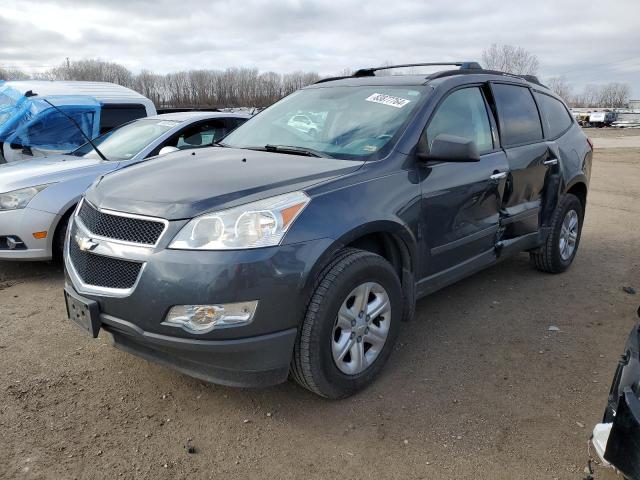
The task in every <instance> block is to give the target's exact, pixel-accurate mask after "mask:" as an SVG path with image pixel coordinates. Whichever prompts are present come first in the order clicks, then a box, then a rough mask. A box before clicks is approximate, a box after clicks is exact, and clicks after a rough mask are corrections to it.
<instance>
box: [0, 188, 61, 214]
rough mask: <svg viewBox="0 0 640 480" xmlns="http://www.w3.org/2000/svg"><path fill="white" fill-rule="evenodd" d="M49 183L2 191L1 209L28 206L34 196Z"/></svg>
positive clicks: (0, 194) (16, 208)
mask: <svg viewBox="0 0 640 480" xmlns="http://www.w3.org/2000/svg"><path fill="white" fill-rule="evenodd" d="M49 185H50V184H47V185H38V186H37V187H27V188H21V189H20V190H14V191H13V192H7V193H0V211H3V210H18V209H20V208H24V207H26V206H27V205H28V204H29V202H30V201H31V199H32V198H33V197H35V196H36V195H37V194H38V193H39V192H41V191H42V190H44V189H45V188H47V187H48V186H49Z"/></svg>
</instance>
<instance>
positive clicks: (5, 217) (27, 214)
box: [0, 207, 59, 260]
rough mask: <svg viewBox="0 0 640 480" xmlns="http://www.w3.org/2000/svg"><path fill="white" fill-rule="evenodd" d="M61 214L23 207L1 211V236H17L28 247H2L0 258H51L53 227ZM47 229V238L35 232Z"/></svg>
mask: <svg viewBox="0 0 640 480" xmlns="http://www.w3.org/2000/svg"><path fill="white" fill-rule="evenodd" d="M58 219H59V216H58V215H56V214H54V213H49V212H43V211H41V210H34V209H32V208H28V207H27V208H22V209H19V210H9V211H6V212H0V237H4V236H9V235H11V236H17V237H19V238H20V240H22V241H23V242H24V245H25V247H26V248H24V249H19V250H10V249H7V248H0V260H49V259H51V256H52V253H51V246H52V236H53V234H54V232H53V227H54V226H55V225H57V223H58ZM42 231H47V232H48V234H47V238H43V239H36V238H34V237H33V234H34V233H35V232H42Z"/></svg>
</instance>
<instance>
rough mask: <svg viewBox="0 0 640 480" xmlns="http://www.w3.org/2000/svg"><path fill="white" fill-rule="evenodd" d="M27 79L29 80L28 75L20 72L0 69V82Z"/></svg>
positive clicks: (11, 69) (12, 69)
mask: <svg viewBox="0 0 640 480" xmlns="http://www.w3.org/2000/svg"><path fill="white" fill-rule="evenodd" d="M28 78H31V77H30V76H29V74H28V73H25V72H23V71H22V70H17V69H14V68H8V69H5V68H2V67H0V80H27V79H28Z"/></svg>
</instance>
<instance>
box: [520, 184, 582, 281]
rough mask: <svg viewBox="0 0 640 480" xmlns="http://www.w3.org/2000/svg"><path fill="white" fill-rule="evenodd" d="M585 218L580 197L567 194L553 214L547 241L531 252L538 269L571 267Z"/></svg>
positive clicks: (558, 271)
mask: <svg viewBox="0 0 640 480" xmlns="http://www.w3.org/2000/svg"><path fill="white" fill-rule="evenodd" d="M583 219H584V212H583V209H582V203H581V202H580V200H579V199H578V197H576V196H575V195H572V194H570V193H569V194H567V195H565V196H564V198H563V199H562V201H561V202H560V204H559V205H558V207H557V208H556V211H555V212H554V214H553V219H552V221H551V233H549V236H548V237H547V241H546V242H545V244H544V245H543V246H542V247H540V249H539V250H538V251H536V252H531V253H530V254H529V255H530V258H531V262H532V263H533V264H534V265H535V267H536V268H537V269H538V270H541V271H543V272H549V273H560V272H564V271H565V270H566V269H567V268H569V266H570V265H571V263H572V262H573V259H574V258H575V256H576V253H577V252H578V246H579V245H580V235H581V233H582V220H583Z"/></svg>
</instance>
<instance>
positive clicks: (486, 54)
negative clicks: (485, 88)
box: [482, 43, 539, 75]
mask: <svg viewBox="0 0 640 480" xmlns="http://www.w3.org/2000/svg"><path fill="white" fill-rule="evenodd" d="M482 63H483V66H484V67H485V68H487V69H489V70H499V71H501V72H507V73H513V74H515V75H536V74H537V73H538V67H539V62H538V57H536V56H535V55H534V54H533V53H531V52H528V51H527V50H525V49H524V48H522V47H515V46H513V45H498V44H497V43H494V44H492V45H491V46H490V47H489V48H488V49H485V50H484V51H483V52H482Z"/></svg>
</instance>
